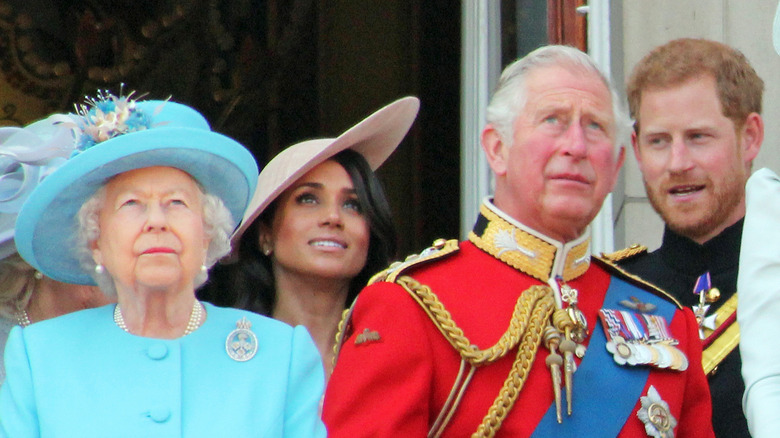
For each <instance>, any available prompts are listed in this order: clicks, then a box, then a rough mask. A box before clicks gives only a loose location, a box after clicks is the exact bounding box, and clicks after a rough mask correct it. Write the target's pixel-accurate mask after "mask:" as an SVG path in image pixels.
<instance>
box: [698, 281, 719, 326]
mask: <svg viewBox="0 0 780 438" xmlns="http://www.w3.org/2000/svg"><path fill="white" fill-rule="evenodd" d="M693 293H694V295H698V296H699V304H697V305H694V306H693V314H694V315H695V316H696V322H698V323H699V338H700V339H702V340H704V338H706V336H705V335H704V329H705V328H706V329H709V330H715V318H716V317H717V316H718V315H717V314H715V313H713V314H712V315H709V316H708V315H707V312H708V311H709V310H710V304H709V303H713V302H715V301H717V300H718V298H720V291H719V290H718V289H717V288H714V287H712V280H711V279H710V273H709V272H705V273H704V274H701V275H700V276H699V278H698V279H696V285H694V286H693Z"/></svg>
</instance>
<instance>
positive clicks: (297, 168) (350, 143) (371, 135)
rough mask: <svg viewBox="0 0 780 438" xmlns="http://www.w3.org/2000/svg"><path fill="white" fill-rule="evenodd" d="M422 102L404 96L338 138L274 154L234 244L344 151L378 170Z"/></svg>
mask: <svg viewBox="0 0 780 438" xmlns="http://www.w3.org/2000/svg"><path fill="white" fill-rule="evenodd" d="M419 108H420V101H419V99H417V98H416V97H404V98H402V99H399V100H397V101H395V102H393V103H391V104H389V105H387V106H385V107H384V108H382V109H380V110H379V111H377V112H375V113H374V114H371V115H370V116H368V117H367V118H365V119H364V120H363V121H362V122H360V123H358V124H357V125H355V126H353V127H352V128H350V129H349V130H347V131H346V132H344V133H343V134H341V135H340V136H338V137H337V138H320V139H314V140H307V141H304V142H301V143H297V144H294V145H292V146H290V147H288V148H287V149H285V150H283V151H282V152H280V153H279V154H278V155H277V156H276V157H274V158H273V159H272V160H271V161H270V162H269V163H268V164H267V165H266V166H265V168H263V171H262V172H261V173H260V176H259V177H258V179H257V190H256V191H255V195H254V197H253V198H252V200H251V201H250V202H249V206H248V207H247V210H246V213H245V214H244V219H243V221H242V222H241V226H240V227H239V228H238V230H237V231H236V232H235V233H234V234H233V244H234V247H237V244H238V240H239V239H240V238H241V235H242V234H244V231H246V229H247V228H249V226H250V225H251V224H252V222H254V220H255V219H257V217H258V216H260V213H262V212H263V210H265V208H266V207H268V205H269V204H271V202H273V200H274V199H276V197H277V196H279V195H280V194H281V193H282V192H284V191H285V190H286V189H287V188H288V187H290V185H292V184H293V183H294V182H295V181H297V180H298V178H300V177H302V176H303V175H305V174H306V172H308V171H310V170H311V169H313V168H314V167H316V166H317V165H318V164H320V163H322V162H324V161H327V160H328V159H329V158H330V157H332V156H334V155H336V154H337V153H339V152H341V151H343V150H345V149H352V150H354V151H355V152H358V153H360V155H362V156H363V157H364V158H365V159H366V161H368V164H369V165H370V166H371V169H373V170H376V169H377V168H378V167H379V166H381V165H382V163H384V161H385V160H386V159H387V157H389V156H390V154H392V153H393V151H394V150H395V148H396V147H398V144H399V143H401V140H403V138H404V136H405V135H406V133H407V132H409V128H410V127H411V126H412V123H413V122H414V119H415V118H416V117H417V111H418V110H419Z"/></svg>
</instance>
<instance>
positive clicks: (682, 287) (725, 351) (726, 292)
mask: <svg viewBox="0 0 780 438" xmlns="http://www.w3.org/2000/svg"><path fill="white" fill-rule="evenodd" d="M763 89H764V83H763V81H762V80H761V78H759V77H758V75H757V74H756V72H755V71H754V70H753V68H752V67H751V66H750V63H748V61H747V59H746V58H745V56H744V55H743V54H742V53H740V52H739V51H737V50H735V49H733V48H731V47H729V46H726V45H724V44H721V43H718V42H714V41H708V40H703V39H688V38H686V39H678V40H674V41H671V42H669V43H667V44H665V45H663V46H660V47H658V48H656V49H654V50H653V51H651V52H650V53H649V54H648V55H647V56H645V57H644V58H643V59H642V60H641V61H640V62H639V63H638V64H637V65H636V67H635V68H634V71H633V73H632V75H631V78H630V79H629V82H628V100H629V107H630V110H631V114H632V116H633V117H634V119H635V120H636V123H635V125H634V133H633V135H632V137H631V138H632V144H633V148H634V153H635V155H636V158H637V161H638V162H639V168H640V170H641V172H642V177H643V180H644V184H645V189H646V191H647V196H648V198H649V200H650V203H651V204H652V206H653V208H654V209H655V210H656V211H657V212H658V214H660V215H661V217H662V218H663V220H664V222H665V229H664V235H663V244H662V245H661V247H660V248H658V249H657V250H655V251H653V252H650V253H648V252H647V251H646V248H644V247H640V246H634V247H631V248H628V249H626V250H623V251H618V252H617V253H615V254H612V255H610V256H608V257H610V258H611V259H612V260H613V261H616V262H617V263H619V265H620V266H622V267H623V268H624V269H626V270H627V271H629V272H631V273H633V274H636V275H637V276H639V277H641V278H642V279H644V280H646V281H648V282H650V283H652V284H654V285H656V286H658V287H660V288H661V289H664V290H665V291H667V292H669V293H670V294H672V295H673V296H674V297H675V298H677V299H678V300H679V301H680V302H681V303H682V304H683V305H684V306H687V307H691V308H692V309H694V314H695V315H696V317H697V320H698V322H699V325H700V337H701V341H702V347H703V350H704V352H703V358H702V365H703V367H704V370H705V372H706V373H707V376H708V381H709V386H710V392H711V394H712V408H713V412H712V418H713V425H714V428H715V435H716V436H718V437H723V438H727V437H728V438H739V437H749V436H750V435H749V433H748V429H747V423H746V421H745V416H744V414H743V413H742V405H741V398H742V393H743V392H744V384H743V381H742V375H741V361H740V355H739V348H737V346H738V343H739V327H738V326H737V324H736V323H735V321H736V306H737V290H736V289H737V272H738V267H739V251H740V241H741V238H742V224H743V218H744V216H745V183H746V182H747V179H748V177H749V176H750V169H751V165H752V162H753V159H754V158H755V157H756V155H757V154H758V151H759V149H760V147H761V143H762V141H763V138H764V125H763V121H762V118H761V115H760V113H761V99H762V93H763Z"/></svg>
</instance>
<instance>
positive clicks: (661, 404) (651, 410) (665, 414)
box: [636, 386, 677, 438]
mask: <svg viewBox="0 0 780 438" xmlns="http://www.w3.org/2000/svg"><path fill="white" fill-rule="evenodd" d="M639 400H640V401H641V403H642V407H641V408H639V411H638V412H637V413H636V416H637V417H639V419H640V420H641V421H642V423H644V424H645V432H647V436H651V437H653V438H674V428H675V427H676V426H677V420H676V419H675V418H674V417H673V416H672V413H671V412H670V411H669V404H668V403H666V402H665V401H663V400H662V399H661V395H660V394H658V391H657V390H656V389H655V387H654V386H650V388H648V390H647V395H643V396H642V397H640V398H639Z"/></svg>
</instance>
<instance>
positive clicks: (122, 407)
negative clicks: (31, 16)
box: [0, 93, 326, 438]
mask: <svg viewBox="0 0 780 438" xmlns="http://www.w3.org/2000/svg"><path fill="white" fill-rule="evenodd" d="M58 123H66V124H70V125H72V126H73V132H74V134H75V142H76V145H77V149H78V152H77V154H76V155H75V156H73V157H72V158H71V159H69V160H68V161H67V162H66V163H65V164H64V165H63V166H62V167H60V168H59V169H58V170H56V171H55V172H54V173H52V174H51V175H49V176H48V177H47V178H46V179H45V180H44V181H43V182H42V183H41V184H40V185H39V186H38V187H37V188H36V189H35V190H34V191H33V193H32V194H31V195H30V197H29V198H28V199H27V201H26V202H25V204H24V206H23V207H22V210H21V212H20V213H19V216H18V219H17V223H16V231H15V240H16V246H17V249H18V251H19V253H20V255H21V256H22V257H23V258H24V259H25V260H26V261H27V262H28V263H30V264H31V265H32V266H34V267H35V268H36V269H38V270H39V271H40V272H42V273H44V274H45V275H47V276H49V277H51V278H53V279H56V280H59V281H63V282H67V283H75V284H94V283H97V284H98V285H99V286H100V287H101V289H102V290H103V291H104V292H105V293H106V294H108V295H115V296H116V299H117V304H116V305H113V304H112V305H108V306H104V307H99V308H96V309H89V310H83V311H79V312H75V313H72V314H69V315H65V316H62V317H58V318H54V319H50V320H46V321H42V322H39V323H35V324H32V325H30V326H28V327H26V328H24V329H22V328H20V327H16V328H14V329H13V330H12V332H11V334H10V336H9V340H8V344H7V347H6V352H5V364H6V373H7V377H6V382H5V383H4V384H3V386H2V388H0V437H13V438H24V437H113V436H122V437H125V436H127V437H131V436H132V437H139V436H143V437H215V436H230V437H244V436H247V437H248V436H252V437H256V436H263V437H265V436H267V437H320V436H325V434H326V432H325V428H324V426H323V424H322V422H321V420H320V418H319V403H320V399H321V395H322V389H323V388H322V387H323V370H322V364H321V362H320V358H319V354H318V352H317V350H316V348H315V347H314V345H313V342H312V340H311V338H310V337H309V334H308V333H307V332H306V330H305V329H304V328H302V327H296V328H291V327H289V326H287V325H285V324H283V323H280V322H277V321H273V320H271V319H268V318H265V317H262V316H259V315H255V314H252V313H249V312H245V311H240V310H235V309H223V308H217V307H214V306H211V305H208V304H205V303H201V302H199V301H198V300H197V299H196V298H195V292H194V290H195V288H196V287H197V286H198V285H200V284H201V283H203V281H205V279H206V273H207V269H208V267H209V266H211V265H212V264H213V263H214V262H216V260H218V259H219V258H220V257H222V256H224V255H225V254H226V253H227V252H228V251H229V249H230V244H229V238H230V234H231V232H232V231H233V230H234V229H235V225H236V224H235V223H234V222H233V219H232V218H241V217H242V215H243V212H244V209H245V208H246V205H247V203H248V202H249V199H251V197H252V193H253V191H254V184H255V182H256V180H257V165H256V164H255V162H254V159H253V158H252V156H251V154H250V153H249V152H248V151H247V150H246V149H245V148H244V147H243V146H241V145H240V144H238V143H236V142H235V141H233V140H231V139H229V138H227V137H224V136H222V135H220V134H217V133H215V132H212V131H211V130H210V129H209V127H208V124H207V122H206V121H205V119H204V118H203V117H202V116H201V115H200V114H199V113H197V112H196V111H194V110H193V109H191V108H189V107H187V106H184V105H181V104H177V103H174V102H161V101H135V100H133V99H131V98H130V97H128V96H125V97H122V96H119V97H117V96H114V95H111V94H107V93H104V94H101V95H100V96H99V97H98V98H96V99H94V100H89V101H88V102H87V103H85V104H84V105H83V106H81V107H79V109H78V111H77V113H76V114H70V115H63V116H62V117H61V119H60V120H58Z"/></svg>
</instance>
